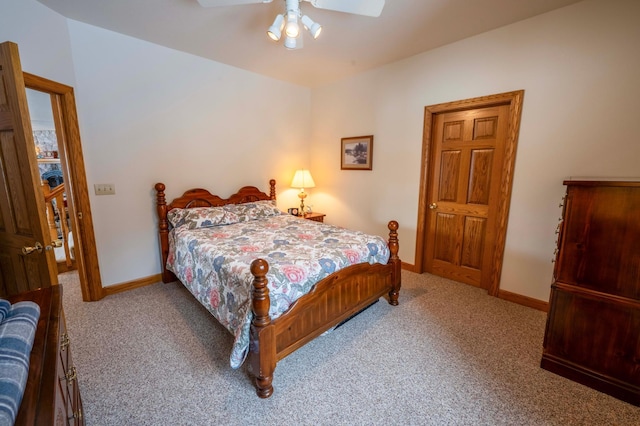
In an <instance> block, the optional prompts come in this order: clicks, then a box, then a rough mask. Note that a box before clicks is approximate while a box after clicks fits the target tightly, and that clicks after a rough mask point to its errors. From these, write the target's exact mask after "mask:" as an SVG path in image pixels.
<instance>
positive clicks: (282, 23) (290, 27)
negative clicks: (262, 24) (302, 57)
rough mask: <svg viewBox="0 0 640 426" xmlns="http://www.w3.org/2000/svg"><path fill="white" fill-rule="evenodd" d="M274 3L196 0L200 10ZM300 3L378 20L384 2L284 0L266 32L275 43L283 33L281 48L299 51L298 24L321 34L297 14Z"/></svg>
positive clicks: (299, 33) (307, 18)
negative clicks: (283, 6)
mask: <svg viewBox="0 0 640 426" xmlns="http://www.w3.org/2000/svg"><path fill="white" fill-rule="evenodd" d="M271 2H273V0H198V3H200V5H201V6H203V7H218V6H234V5H241V4H255V3H271ZM300 2H307V3H311V5H312V6H313V7H315V8H318V9H325V10H333V11H336V12H344V13H351V14H355V15H364V16H372V17H378V16H380V14H381V13H382V8H383V7H384V2H385V0H284V3H285V11H284V13H282V14H279V15H277V16H276V18H275V20H274V21H273V24H272V25H271V26H270V27H269V29H268V30H267V35H268V36H269V38H271V39H272V40H274V41H279V40H280V38H281V37H282V31H283V30H284V35H285V39H284V47H286V48H287V49H300V48H301V47H302V31H300V24H302V26H304V28H305V29H306V30H307V31H309V33H310V34H311V36H312V37H313V38H314V39H316V38H318V36H319V35H320V32H321V31H322V26H321V25H320V24H318V23H317V22H314V21H313V20H312V19H311V18H309V17H308V16H307V15H303V14H302V12H301V11H300Z"/></svg>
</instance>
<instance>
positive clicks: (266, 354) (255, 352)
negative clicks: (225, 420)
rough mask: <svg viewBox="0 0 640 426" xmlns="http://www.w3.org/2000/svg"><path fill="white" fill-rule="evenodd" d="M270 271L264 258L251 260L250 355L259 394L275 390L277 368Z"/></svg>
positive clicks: (262, 395) (265, 395) (263, 395)
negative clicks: (270, 297) (251, 317)
mask: <svg viewBox="0 0 640 426" xmlns="http://www.w3.org/2000/svg"><path fill="white" fill-rule="evenodd" d="M267 272H269V264H268V263H267V262H266V261H265V260H264V259H256V260H254V261H253V262H251V274H252V275H253V290H252V299H253V300H252V304H251V309H252V310H253V320H251V341H250V344H249V358H250V360H251V361H250V362H251V369H252V371H253V374H254V375H255V379H256V380H255V384H256V393H257V394H258V396H259V397H260V398H269V397H270V396H271V395H272V394H273V386H272V384H271V383H272V382H273V372H274V371H275V369H276V342H275V334H274V328H273V326H271V317H269V306H270V302H269V289H268V288H267V282H268V281H267V277H266V275H267Z"/></svg>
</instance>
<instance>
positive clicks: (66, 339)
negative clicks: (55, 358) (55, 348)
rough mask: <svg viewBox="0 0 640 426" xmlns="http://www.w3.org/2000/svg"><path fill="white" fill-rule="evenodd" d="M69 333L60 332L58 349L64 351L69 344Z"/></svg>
mask: <svg viewBox="0 0 640 426" xmlns="http://www.w3.org/2000/svg"><path fill="white" fill-rule="evenodd" d="M69 343H70V341H69V335H68V334H67V333H63V334H62V338H61V339H60V350H62V351H64V350H65V349H67V346H69Z"/></svg>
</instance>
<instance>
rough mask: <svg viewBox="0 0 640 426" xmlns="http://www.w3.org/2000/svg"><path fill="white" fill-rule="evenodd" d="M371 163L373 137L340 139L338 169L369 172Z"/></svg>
mask: <svg viewBox="0 0 640 426" xmlns="http://www.w3.org/2000/svg"><path fill="white" fill-rule="evenodd" d="M372 162H373V136H372V135H369V136H355V137H351V138H342V140H341V145H340V169H342V170H371V165H372Z"/></svg>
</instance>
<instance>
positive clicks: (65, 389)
mask: <svg viewBox="0 0 640 426" xmlns="http://www.w3.org/2000/svg"><path fill="white" fill-rule="evenodd" d="M7 300H9V301H10V302H11V303H15V302H18V301H23V300H30V301H33V302H35V303H37V304H38V305H39V306H40V319H39V320H38V326H37V329H36V335H35V339H34V342H33V348H32V350H31V358H30V364H29V377H28V378H27V385H26V388H25V392H24V395H23V397H22V403H21V405H20V410H19V411H18V416H17V417H16V422H15V424H16V425H56V426H58V425H84V417H83V415H82V400H81V399H80V389H79V387H78V378H77V374H76V369H75V367H74V366H73V360H72V358H71V345H70V342H69V336H68V334H67V329H66V324H65V319H64V311H63V309H62V287H60V286H59V285H55V286H52V287H48V288H42V289H39V290H34V291H29V292H26V293H21V294H17V295H14V296H11V297H7Z"/></svg>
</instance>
